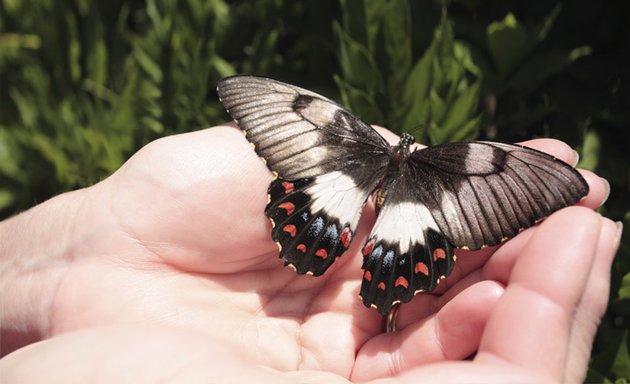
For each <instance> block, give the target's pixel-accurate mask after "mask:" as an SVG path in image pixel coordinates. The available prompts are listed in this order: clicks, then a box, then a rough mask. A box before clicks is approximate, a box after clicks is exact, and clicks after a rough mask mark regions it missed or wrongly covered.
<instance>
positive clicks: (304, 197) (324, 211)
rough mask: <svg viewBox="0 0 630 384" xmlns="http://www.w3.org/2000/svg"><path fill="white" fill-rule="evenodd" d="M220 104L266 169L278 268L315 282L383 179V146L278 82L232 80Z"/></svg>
mask: <svg viewBox="0 0 630 384" xmlns="http://www.w3.org/2000/svg"><path fill="white" fill-rule="evenodd" d="M217 90H218V93H219V98H220V99H221V102H222V103H223V104H224V106H225V107H226V109H227V110H228V112H229V113H230V114H231V115H232V117H233V118H234V120H235V121H236V122H237V124H238V125H239V127H240V128H241V129H242V130H243V131H244V132H245V135H246V137H247V139H248V140H249V141H250V142H251V143H252V144H253V145H254V149H255V150H256V152H257V153H258V155H259V156H260V157H261V158H263V160H264V161H265V163H266V164H267V167H268V168H269V169H270V170H271V171H273V172H274V173H275V174H276V178H275V180H274V181H273V182H272V183H271V185H270V186H269V204H268V205H267V208H266V210H265V213H266V215H267V216H268V217H269V218H270V219H271V221H272V224H273V230H272V238H273V239H274V240H275V241H276V242H277V243H278V245H279V247H280V256H281V257H283V258H284V260H285V264H286V265H290V266H292V267H294V268H295V269H296V271H297V272H298V273H301V274H303V273H311V274H314V275H321V274H322V273H324V272H325V271H326V269H327V268H328V267H329V266H330V265H331V264H332V262H333V261H334V260H335V259H336V258H337V257H339V256H340V255H341V254H342V253H343V252H344V251H345V250H346V249H347V248H348V247H349V245H350V242H351V241H352V237H353V235H354V233H355V230H356V227H357V225H358V221H359V216H360V213H361V208H362V207H363V205H364V204H365V201H366V200H367V198H368V196H369V195H370V193H371V192H372V191H373V190H374V188H375V187H376V186H377V185H378V183H379V182H380V181H381V179H382V178H383V177H384V175H385V171H386V168H387V164H388V162H389V155H388V151H389V146H388V144H387V142H386V141H385V140H384V139H383V138H382V137H381V136H380V135H379V134H378V133H377V132H376V131H374V130H373V129H372V128H371V127H370V126H368V125H367V124H366V123H364V122H363V121H361V120H360V119H359V118H358V117H356V116H355V115H353V114H352V113H350V112H348V111H347V110H345V109H344V108H343V107H341V106H339V105H338V104H336V103H335V102H333V101H331V100H329V99H327V98H325V97H323V96H320V95H318V94H316V93H314V92H311V91H308V90H305V89H302V88H299V87H295V86H292V85H289V84H284V83H281V82H279V81H275V80H271V79H266V78H259V77H253V76H235V77H230V78H226V79H223V80H221V81H220V82H219V84H218V88H217Z"/></svg>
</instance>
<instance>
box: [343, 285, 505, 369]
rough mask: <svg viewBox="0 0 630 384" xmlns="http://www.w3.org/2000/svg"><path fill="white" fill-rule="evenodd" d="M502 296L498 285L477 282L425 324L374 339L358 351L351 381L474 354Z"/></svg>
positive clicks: (408, 327) (418, 324)
mask: <svg viewBox="0 0 630 384" xmlns="http://www.w3.org/2000/svg"><path fill="white" fill-rule="evenodd" d="M502 293H503V288H502V287H501V286H500V285H498V284H495V283H493V282H487V281H486V282H481V283H479V284H476V285H474V286H472V287H470V288H469V289H467V290H465V291H464V292H462V293H461V294H460V295H458V296H457V297H455V298H454V299H453V300H452V301H450V302H449V303H447V304H446V305H445V306H444V307H443V308H442V309H440V311H439V312H438V313H437V314H436V315H435V316H432V317H430V318H428V319H426V321H421V322H417V323H415V324H411V325H408V326H406V327H405V328H404V329H402V330H400V331H398V332H394V333H387V334H381V335H378V336H376V337H375V338H374V339H372V340H370V341H369V342H368V343H366V344H365V345H364V346H363V348H361V350H360V351H359V354H358V355H357V359H356V362H355V366H354V369H353V373H352V380H353V381H364V380H370V379H376V378H380V377H386V376H392V375H396V374H398V373H400V372H404V371H406V370H409V369H411V368H413V367H416V366H419V365H422V364H427V363H431V362H437V361H444V360H459V359H463V358H465V357H467V356H469V355H470V354H472V353H473V352H474V351H476V350H477V348H478V346H479V341H480V338H481V334H482V331H483V329H484V327H485V325H486V321H487V319H488V317H489V316H490V314H491V312H492V310H493V308H494V306H495V304H496V302H497V301H498V299H499V297H500V296H501V294H502ZM420 351H421V352H420Z"/></svg>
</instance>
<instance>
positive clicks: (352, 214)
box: [218, 76, 588, 313]
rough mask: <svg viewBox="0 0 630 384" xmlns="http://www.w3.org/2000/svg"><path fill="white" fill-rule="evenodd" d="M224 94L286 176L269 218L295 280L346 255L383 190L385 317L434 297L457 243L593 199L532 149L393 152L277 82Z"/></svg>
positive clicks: (371, 243) (368, 266)
mask: <svg viewBox="0 0 630 384" xmlns="http://www.w3.org/2000/svg"><path fill="white" fill-rule="evenodd" d="M218 93H219V97H220V99H221V101H222V103H223V104H224V105H225V107H226V109H227V110H228V112H229V113H230V114H231V115H232V117H233V118H234V119H235V121H236V122H237V124H238V125H239V127H240V128H241V129H242V130H243V131H244V132H245V134H246V137H247V139H248V140H249V141H250V142H251V143H252V144H253V145H254V148H255V150H256V152H257V153H258V155H259V156H260V157H261V158H263V159H264V160H265V163H266V165H267V167H268V168H269V169H270V170H271V171H272V172H273V173H274V175H275V176H276V178H275V179H274V180H273V181H272V183H271V184H270V186H269V189H268V192H269V203H268V205H267V207H266V208H265V214H266V215H267V216H268V217H269V219H270V220H271V221H272V224H273V229H272V238H273V240H274V241H276V242H277V243H278V244H279V246H280V256H281V257H282V258H283V259H284V262H285V265H289V266H291V267H293V268H294V269H295V270H296V271H297V273H300V274H312V275H315V276H319V275H321V274H323V273H324V272H325V271H326V270H327V269H328V268H329V267H330V266H331V265H332V264H333V262H334V261H335V260H336V259H337V258H338V257H340V256H341V255H343V253H344V252H345V251H346V250H347V249H348V248H349V246H350V244H351V243H352V240H353V238H354V236H355V231H356V228H357V226H358V222H359V219H360V214H361V211H362V208H363V206H364V204H365V203H366V201H367V199H368V198H369V197H370V196H371V195H372V194H374V193H375V192H376V208H377V213H378V215H377V219H376V222H375V224H374V227H373V229H372V231H371V233H370V235H369V237H368V240H367V241H366V243H365V244H364V246H363V248H362V251H361V252H362V254H363V267H362V268H363V281H362V285H361V291H360V295H361V297H362V299H363V302H364V304H365V305H366V306H372V307H375V308H377V310H378V311H379V312H380V313H387V312H388V311H389V309H390V308H391V306H392V305H394V304H395V303H399V302H402V303H404V302H408V301H409V300H411V299H412V298H413V296H414V295H415V294H416V293H417V292H421V291H431V290H433V289H434V288H435V286H436V285H437V284H438V283H439V281H440V279H442V278H444V277H446V276H448V274H449V273H450V272H451V270H452V268H453V265H454V262H455V255H454V249H455V248H456V247H460V248H468V249H479V248H481V247H484V246H490V245H496V244H499V243H500V242H502V241H504V240H505V239H508V238H511V237H513V236H515V235H516V234H517V233H518V232H519V231H520V230H522V229H524V228H527V227H529V226H532V225H533V224H534V223H535V222H536V221H538V220H541V219H543V218H544V217H546V216H548V215H549V214H551V213H552V212H554V211H556V210H558V209H560V208H562V207H564V206H567V205H571V204H574V203H576V202H578V201H579V200H580V199H581V198H582V197H583V196H585V195H586V193H587V192H588V185H587V184H586V182H585V181H584V179H583V178H582V177H581V176H580V175H579V173H577V172H576V171H575V170H574V169H573V168H572V167H571V166H569V165H567V164H565V163H563V162H561V161H559V160H556V159H555V158H553V157H551V156H549V155H547V154H545V153H542V152H539V151H536V150H533V149H530V148H526V147H522V146H518V145H513V144H503V143H493V142H469V143H449V144H443V145H439V146H435V147H428V148H424V149H411V145H412V144H413V142H414V139H413V136H411V135H409V134H403V135H402V136H401V139H400V142H399V143H398V144H396V145H393V146H392V145H389V144H388V143H387V142H386V141H385V139H384V138H383V137H382V136H380V135H379V134H378V133H377V132H376V131H375V130H374V129H372V128H371V127H370V126H369V125H367V124H366V123H364V122H363V121H361V119H359V118H358V117H356V116H355V115H353V114H352V113H350V112H348V111H347V110H345V109H344V108H343V107H341V106H340V105H338V104H336V103H335V102H333V101H331V100H329V99H327V98H325V97H323V96H320V95H318V94H316V93H313V92H311V91H308V90H305V89H302V88H299V87H295V86H292V85H288V84H284V83H281V82H278V81H275V80H271V79H265V78H259V77H253V76H235V77H230V78H226V79H223V80H221V81H220V82H219V85H218Z"/></svg>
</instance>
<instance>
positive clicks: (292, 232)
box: [282, 224, 297, 237]
mask: <svg viewBox="0 0 630 384" xmlns="http://www.w3.org/2000/svg"><path fill="white" fill-rule="evenodd" d="M282 230H283V231H285V232H286V233H288V234H289V235H291V237H295V233H296V232H297V228H295V225H293V224H287V225H285V226H284V227H283V228H282Z"/></svg>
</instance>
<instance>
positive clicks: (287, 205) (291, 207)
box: [278, 202, 295, 215]
mask: <svg viewBox="0 0 630 384" xmlns="http://www.w3.org/2000/svg"><path fill="white" fill-rule="evenodd" d="M278 208H282V209H284V210H285V211H287V215H291V214H293V212H294V211H295V205H294V204H293V203H291V202H286V203H282V204H280V205H278Z"/></svg>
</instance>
